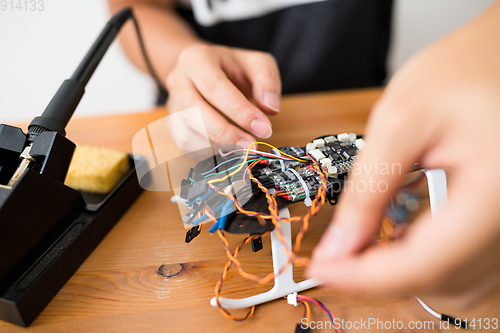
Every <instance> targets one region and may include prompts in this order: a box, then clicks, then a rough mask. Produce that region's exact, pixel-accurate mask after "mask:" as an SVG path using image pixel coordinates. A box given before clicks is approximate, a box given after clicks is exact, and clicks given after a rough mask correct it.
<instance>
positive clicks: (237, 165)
mask: <svg viewBox="0 0 500 333" xmlns="http://www.w3.org/2000/svg"><path fill="white" fill-rule="evenodd" d="M262 160H273V158H257V159H254V160H248V161H247V163H250V162H254V161H262ZM239 166H240V165H239V164H236V165H233V166H232V167H230V168H229V169H226V170H224V171H221V172H216V173H211V174H209V175H206V176H205V177H204V178H208V177H211V176H215V175H220V174H221V173H226V172H228V171H229V170H232V169H234V168H237V167H239Z"/></svg>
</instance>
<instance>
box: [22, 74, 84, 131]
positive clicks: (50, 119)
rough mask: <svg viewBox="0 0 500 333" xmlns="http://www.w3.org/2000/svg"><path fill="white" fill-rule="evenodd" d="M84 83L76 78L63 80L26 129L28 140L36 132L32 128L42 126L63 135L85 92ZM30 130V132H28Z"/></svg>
mask: <svg viewBox="0 0 500 333" xmlns="http://www.w3.org/2000/svg"><path fill="white" fill-rule="evenodd" d="M84 88H85V85H84V84H82V83H81V82H78V81H76V80H73V79H71V80H65V81H64V82H63V83H62V85H61V87H60V88H59V90H58V91H57V92H56V94H55V95H54V97H52V100H51V101H50V102H49V105H47V107H46V108H45V111H43V113H42V115H41V116H39V117H36V118H35V119H33V121H32V122H31V123H30V125H29V127H28V129H29V132H28V140H29V141H32V140H34V139H35V138H36V136H37V135H32V134H37V133H36V132H35V131H34V130H35V129H38V127H43V128H45V129H46V130H48V131H55V132H57V133H59V134H61V135H63V136H65V135H66V131H65V130H64V128H65V127H66V125H67V124H68V122H69V120H70V119H71V116H72V115H73V112H74V111H75V109H76V107H77V106H78V103H80V100H81V99H82V96H83V93H84V92H85V89H84ZM30 132H31V133H30ZM37 132H38V131H37Z"/></svg>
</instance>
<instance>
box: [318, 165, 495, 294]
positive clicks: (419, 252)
mask: <svg viewBox="0 0 500 333" xmlns="http://www.w3.org/2000/svg"><path fill="white" fill-rule="evenodd" d="M471 175H473V172H471V173H470V174H464V175H462V176H461V177H460V178H459V179H455V183H454V184H453V186H452V187H451V188H450V191H449V192H450V198H449V199H450V200H449V206H448V207H447V209H445V210H442V211H441V212H440V213H438V215H437V216H436V217H435V218H434V219H433V218H431V215H430V213H427V214H426V215H424V216H422V217H421V218H420V219H419V220H417V221H416V222H415V223H414V225H412V226H410V227H409V228H410V230H409V232H408V234H407V236H405V237H404V238H403V239H401V240H400V241H398V242H396V243H395V244H393V245H392V246H391V247H383V248H382V247H375V248H370V249H368V250H366V251H364V252H362V253H361V254H356V255H351V256H345V257H337V258H333V259H332V258H328V257H325V256H318V257H317V259H316V260H315V261H314V262H313V263H312V264H311V266H310V267H309V271H308V273H309V275H310V276H311V277H314V278H317V279H319V280H320V281H324V282H327V283H328V284H329V285H332V286H335V287H337V288H343V289H347V290H351V291H356V292H368V293H380V294H382V293H384V294H386V293H390V294H398V293H399V294H402V293H412V294H418V295H428V294H435V295H438V294H439V295H455V296H456V297H461V298H463V299H464V301H470V300H473V299H474V298H477V296H478V295H480V294H481V293H484V291H485V290H487V289H488V288H483V287H482V286H483V285H485V284H487V285H488V287H490V288H491V286H492V285H494V284H495V281H496V284H498V277H499V271H498V270H496V271H495V272H493V273H494V276H492V275H491V274H489V273H488V270H491V267H498V263H499V262H500V254H498V253H499V248H500V245H499V244H498V241H497V239H498V236H499V234H500V226H499V225H498V223H497V221H495V218H494V216H491V215H490V214H488V213H487V210H488V207H491V204H492V203H493V202H494V199H492V200H490V199H487V200H485V199H484V198H482V197H476V198H473V199H472V200H471V197H470V196H469V191H471V190H472V191H475V190H478V189H480V188H483V187H484V184H480V183H478V184H471V182H470V179H471ZM482 212H486V213H482ZM474 220H480V221H481V227H475V226H474V225H473V224H472V223H471V222H472V221H474Z"/></svg>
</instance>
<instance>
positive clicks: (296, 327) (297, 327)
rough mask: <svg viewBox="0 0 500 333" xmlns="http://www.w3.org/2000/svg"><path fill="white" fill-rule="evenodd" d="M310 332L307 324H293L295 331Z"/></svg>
mask: <svg viewBox="0 0 500 333" xmlns="http://www.w3.org/2000/svg"><path fill="white" fill-rule="evenodd" d="M309 332H311V328H310V327H308V326H302V324H297V326H295V333H309Z"/></svg>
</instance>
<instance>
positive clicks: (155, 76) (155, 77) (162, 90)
mask: <svg viewBox="0 0 500 333" xmlns="http://www.w3.org/2000/svg"><path fill="white" fill-rule="evenodd" d="M131 17H132V22H134V27H135V31H136V33H137V40H138V41H139V46H140V48H141V52H142V56H143V58H144V62H145V63H146V67H147V68H148V71H149V74H150V75H151V76H152V77H153V80H154V81H155V83H156V85H157V86H158V89H159V90H160V93H166V92H167V89H166V88H165V85H164V84H163V83H162V81H161V80H160V79H159V77H158V74H157V73H156V71H155V69H154V67H153V65H152V64H151V60H150V59H149V56H148V53H147V51H146V46H145V45H144V40H143V38H142V34H141V29H140V28H139V23H137V19H136V18H135V15H134V14H132V16H131Z"/></svg>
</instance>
